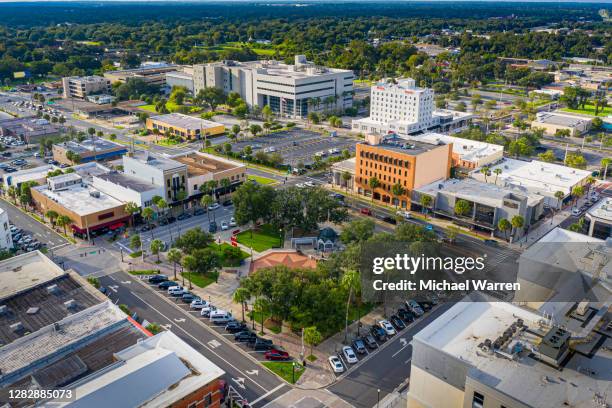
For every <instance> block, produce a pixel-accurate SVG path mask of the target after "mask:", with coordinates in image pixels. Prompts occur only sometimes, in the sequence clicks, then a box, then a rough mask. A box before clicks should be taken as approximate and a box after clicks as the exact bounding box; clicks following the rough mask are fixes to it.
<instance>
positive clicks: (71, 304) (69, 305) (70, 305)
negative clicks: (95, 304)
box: [64, 299, 77, 309]
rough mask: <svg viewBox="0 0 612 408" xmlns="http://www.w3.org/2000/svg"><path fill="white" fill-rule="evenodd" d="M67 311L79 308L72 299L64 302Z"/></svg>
mask: <svg viewBox="0 0 612 408" xmlns="http://www.w3.org/2000/svg"><path fill="white" fill-rule="evenodd" d="M64 306H66V309H74V308H75V307H76V306H77V303H76V300H74V299H70V300H67V301H65V302H64Z"/></svg>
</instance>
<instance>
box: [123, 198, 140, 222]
mask: <svg viewBox="0 0 612 408" xmlns="http://www.w3.org/2000/svg"><path fill="white" fill-rule="evenodd" d="M138 211H140V207H138V205H137V204H136V203H135V202H133V201H129V202H127V203H126V204H125V212H126V213H128V214H129V215H130V228H131V227H133V226H134V215H135V214H136V213H138Z"/></svg>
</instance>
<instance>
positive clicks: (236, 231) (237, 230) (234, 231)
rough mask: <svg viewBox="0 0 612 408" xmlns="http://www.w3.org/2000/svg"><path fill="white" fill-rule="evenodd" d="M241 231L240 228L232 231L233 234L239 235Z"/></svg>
mask: <svg viewBox="0 0 612 408" xmlns="http://www.w3.org/2000/svg"><path fill="white" fill-rule="evenodd" d="M239 233H240V230H239V229H235V230H233V231H232V235H238V234H239Z"/></svg>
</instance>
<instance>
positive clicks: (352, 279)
mask: <svg viewBox="0 0 612 408" xmlns="http://www.w3.org/2000/svg"><path fill="white" fill-rule="evenodd" d="M342 286H343V287H344V288H345V289H346V290H347V291H348V297H347V300H346V316H345V320H344V323H345V324H344V342H345V343H346V341H347V339H348V315H349V306H350V304H351V297H352V296H353V292H355V294H358V293H359V292H360V291H361V278H360V277H359V273H358V272H357V271H354V270H348V271H345V272H344V275H342Z"/></svg>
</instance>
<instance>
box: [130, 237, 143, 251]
mask: <svg viewBox="0 0 612 408" xmlns="http://www.w3.org/2000/svg"><path fill="white" fill-rule="evenodd" d="M130 248H132V249H133V250H134V251H137V250H142V241H141V239H140V235H138V234H134V235H132V237H131V238H130Z"/></svg>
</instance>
